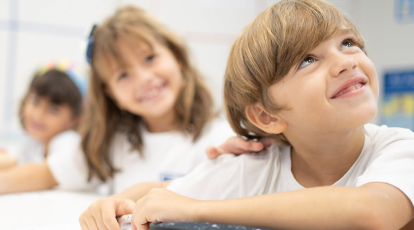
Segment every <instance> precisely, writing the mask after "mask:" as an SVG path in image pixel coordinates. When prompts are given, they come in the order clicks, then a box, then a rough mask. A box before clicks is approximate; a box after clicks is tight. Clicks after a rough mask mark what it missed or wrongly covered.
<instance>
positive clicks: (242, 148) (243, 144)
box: [206, 137, 272, 159]
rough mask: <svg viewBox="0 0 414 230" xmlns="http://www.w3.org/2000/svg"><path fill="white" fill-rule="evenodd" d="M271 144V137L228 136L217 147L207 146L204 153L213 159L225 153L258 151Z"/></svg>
mask: <svg viewBox="0 0 414 230" xmlns="http://www.w3.org/2000/svg"><path fill="white" fill-rule="evenodd" d="M271 144H272V139H271V138H262V139H260V140H259V141H247V140H244V139H243V138H241V137H230V138H229V139H227V140H226V141H225V142H224V143H223V144H221V145H219V146H218V147H215V146H209V147H208V148H207V149H206V154H207V156H208V158H209V159H215V158H217V157H218V156H220V155H222V154H225V153H233V154H237V155H238V154H243V153H248V152H259V151H261V150H263V149H265V148H267V147H269V146H270V145H271Z"/></svg>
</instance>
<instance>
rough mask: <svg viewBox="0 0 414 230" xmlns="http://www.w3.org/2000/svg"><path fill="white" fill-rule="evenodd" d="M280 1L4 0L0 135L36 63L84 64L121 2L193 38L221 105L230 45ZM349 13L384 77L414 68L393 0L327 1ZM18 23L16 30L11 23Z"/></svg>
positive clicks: (12, 119) (14, 130) (11, 126)
mask: <svg viewBox="0 0 414 230" xmlns="http://www.w3.org/2000/svg"><path fill="white" fill-rule="evenodd" d="M277 1H278V0H71V1H63V0H35V1H33V0H0V138H1V137H4V136H8V137H10V136H11V135H15V134H18V133H19V132H20V127H19V123H18V119H17V108H18V103H19V100H20V99H21V97H22V95H23V93H24V92H25V90H26V88H27V84H28V81H29V80H30V78H31V75H32V72H33V71H34V70H35V68H36V67H37V66H38V65H40V64H41V63H44V62H46V61H48V60H51V59H62V58H69V59H72V60H74V61H75V62H78V63H81V64H85V66H87V65H86V62H85V60H84V47H83V48H82V44H83V45H84V44H85V40H86V35H87V34H88V32H89V29H90V27H91V25H92V24H93V23H99V22H100V21H102V19H103V18H105V17H106V16H107V15H109V14H111V13H113V11H114V10H115V9H116V7H117V6H120V5H123V4H135V5H138V6H141V7H143V8H144V9H147V10H148V11H150V12H152V13H154V14H155V15H157V16H158V17H159V18H160V19H161V20H162V21H163V22H164V23H166V24H167V25H168V26H169V27H170V28H171V29H173V30H174V31H176V32H178V33H179V34H181V35H182V36H183V37H184V38H185V39H186V41H187V42H188V43H189V46H190V48H191V53H192V56H193V59H194V61H195V63H196V64H197V65H198V66H199V67H200V70H201V71H202V72H203V73H204V75H205V77H206V81H207V83H208V85H209V86H210V87H211V88H212V90H213V93H214V98H215V100H216V104H218V106H220V105H221V98H222V96H221V95H222V77H223V74H224V69H225V65H226V60H227V55H228V52H229V50H230V46H231V43H232V42H233V40H234V38H235V37H236V35H237V34H238V33H239V32H240V31H241V29H242V28H243V27H244V26H246V25H247V24H248V23H249V22H250V21H251V20H253V18H254V17H255V16H256V15H257V14H258V13H259V12H261V11H263V10H264V9H265V8H267V7H268V6H270V5H271V4H273V3H275V2H277ZM329 1H330V2H332V3H333V4H335V5H336V6H337V7H338V8H340V9H341V10H342V11H343V12H345V13H346V14H347V15H349V16H350V17H351V18H352V19H353V20H354V22H355V23H356V24H357V25H358V26H359V28H360V29H361V31H362V34H363V36H364V37H365V38H366V40H367V46H368V52H369V56H370V57H371V58H372V60H373V61H374V63H375V64H376V66H377V69H378V73H379V76H380V77H381V76H382V73H383V71H384V70H385V69H388V68H395V67H409V66H411V67H414V56H413V54H414V48H413V47H414V46H413V44H414V43H413V41H414V23H411V24H407V25H400V24H398V23H396V21H395V20H394V11H393V4H394V0H329ZM14 22H17V23H18V24H17V29H11V27H10V24H13V23H14Z"/></svg>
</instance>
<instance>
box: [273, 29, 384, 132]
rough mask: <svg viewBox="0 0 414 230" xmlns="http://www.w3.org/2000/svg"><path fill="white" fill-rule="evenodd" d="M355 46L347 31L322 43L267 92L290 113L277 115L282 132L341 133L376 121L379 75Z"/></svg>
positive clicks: (352, 37)
mask: <svg viewBox="0 0 414 230" xmlns="http://www.w3.org/2000/svg"><path fill="white" fill-rule="evenodd" d="M354 41H355V39H354V36H353V34H352V33H350V32H348V31H345V32H343V33H341V34H339V35H337V36H333V37H332V38H330V39H328V40H325V41H323V42H322V43H321V44H319V45H318V46H317V47H316V48H315V49H313V50H312V51H311V52H310V53H309V54H308V55H307V56H306V57H305V58H304V59H303V61H302V62H301V63H300V64H299V66H294V67H292V69H291V70H290V72H289V73H288V74H287V76H285V77H284V78H283V79H282V80H281V81H279V82H278V83H276V84H274V85H272V86H271V87H270V91H269V93H270V94H271V96H272V98H273V100H274V101H275V102H276V103H278V104H280V105H285V106H287V108H288V110H285V111H281V112H280V113H278V115H279V116H280V117H281V118H282V119H283V120H284V121H286V122H287V125H288V126H287V129H286V131H288V130H289V129H291V130H293V129H296V130H297V131H299V132H300V130H303V131H306V132H310V133H329V132H332V131H335V132H336V131H345V130H350V129H352V128H356V127H360V126H362V125H364V124H366V123H368V122H370V121H371V120H372V119H373V118H374V117H375V115H376V113H377V100H378V79H377V74H376V71H375V67H374V64H373V63H372V62H371V60H370V59H369V58H368V57H367V56H366V55H365V53H364V52H363V51H362V50H361V49H360V48H359V47H357V46H356V45H355V44H356V43H355V42H354Z"/></svg>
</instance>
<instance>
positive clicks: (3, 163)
mask: <svg viewBox="0 0 414 230" xmlns="http://www.w3.org/2000/svg"><path fill="white" fill-rule="evenodd" d="M16 165H17V159H16V157H13V156H10V155H9V154H7V153H6V152H5V151H4V150H2V149H0V170H4V169H9V168H10V167H12V166H16Z"/></svg>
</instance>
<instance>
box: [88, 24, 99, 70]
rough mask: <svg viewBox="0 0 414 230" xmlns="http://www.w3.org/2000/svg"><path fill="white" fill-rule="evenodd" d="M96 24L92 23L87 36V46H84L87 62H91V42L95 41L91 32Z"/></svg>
mask: <svg viewBox="0 0 414 230" xmlns="http://www.w3.org/2000/svg"><path fill="white" fill-rule="evenodd" d="M96 27H97V25H96V24H95V25H93V27H92V30H91V33H90V34H89V37H88V46H87V48H86V61H88V63H89V64H92V49H93V43H94V42H95V37H94V36H93V32H94V31H95V28H96Z"/></svg>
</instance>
